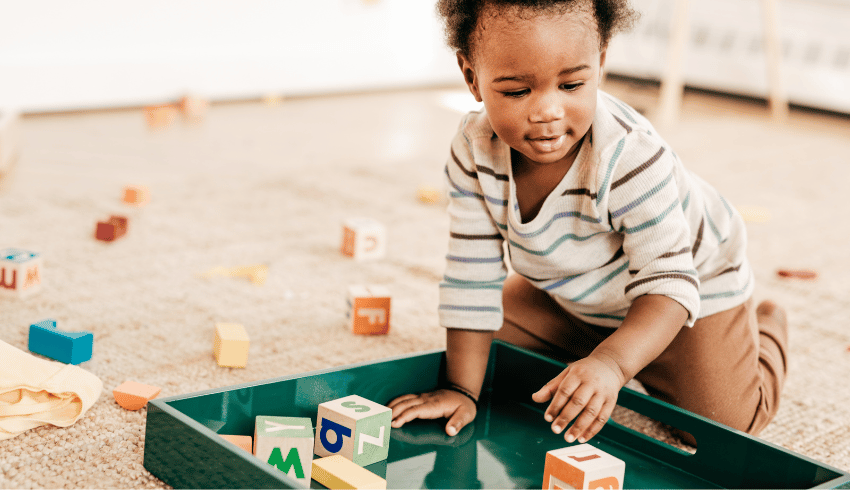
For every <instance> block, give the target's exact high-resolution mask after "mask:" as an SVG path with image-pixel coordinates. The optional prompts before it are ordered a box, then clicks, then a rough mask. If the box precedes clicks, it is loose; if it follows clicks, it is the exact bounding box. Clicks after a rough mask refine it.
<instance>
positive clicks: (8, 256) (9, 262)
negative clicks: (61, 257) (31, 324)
mask: <svg viewBox="0 0 850 490" xmlns="http://www.w3.org/2000/svg"><path fill="white" fill-rule="evenodd" d="M42 267H43V260H42V258H41V256H40V255H39V254H37V253H35V252H30V251H27V250H20V249H17V248H7V249H4V250H0V294H6V295H14V296H18V297H25V296H29V295H30V294H32V293H35V292H37V291H39V290H40V289H41V269H42Z"/></svg>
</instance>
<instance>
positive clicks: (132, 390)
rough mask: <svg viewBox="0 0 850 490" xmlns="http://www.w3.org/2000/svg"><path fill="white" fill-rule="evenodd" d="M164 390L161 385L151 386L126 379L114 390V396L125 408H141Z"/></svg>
mask: <svg viewBox="0 0 850 490" xmlns="http://www.w3.org/2000/svg"><path fill="white" fill-rule="evenodd" d="M161 390H162V388H160V387H159V386H151V385H146V384H143V383H137V382H135V381H125V382H123V383H121V384H120V385H118V386H117V387H116V388H115V389H114V390H112V396H114V397H115V401H116V402H118V404H119V405H121V406H122V407H123V408H125V409H127V410H139V409H140V408H142V407H144V406H145V405H147V404H148V401H149V400H153V399H154V398H156V397H157V396H158V395H159V392H160V391H161Z"/></svg>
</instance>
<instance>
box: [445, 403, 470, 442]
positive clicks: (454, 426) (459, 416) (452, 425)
mask: <svg viewBox="0 0 850 490" xmlns="http://www.w3.org/2000/svg"><path fill="white" fill-rule="evenodd" d="M473 419H475V411H474V410H473V411H470V410H468V409H467V408H466V407H465V406H464V405H460V406H459V407H458V408H457V410H455V413H454V414H452V417H451V418H450V419H449V421H448V423H447V424H446V434H448V435H450V436H456V435H457V433H458V432H460V430H461V429H463V428H464V427H466V424H468V423H470V422H472V421H473Z"/></svg>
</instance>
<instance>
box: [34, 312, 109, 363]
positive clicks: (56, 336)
mask: <svg viewBox="0 0 850 490" xmlns="http://www.w3.org/2000/svg"><path fill="white" fill-rule="evenodd" d="M93 344H94V335H92V333H91V332H87V331H85V330H83V331H82V332H64V331H62V330H58V329H57V328H56V320H51V319H47V320H42V321H40V322H38V323H34V324H32V325H30V335H29V345H28V348H29V350H30V351H31V352H35V353H36V354H41V355H42V356H45V357H49V358H51V359H56V360H57V361H59V362H64V363H65V364H80V363H81V362H86V361H88V360H89V359H91V354H92V345H93Z"/></svg>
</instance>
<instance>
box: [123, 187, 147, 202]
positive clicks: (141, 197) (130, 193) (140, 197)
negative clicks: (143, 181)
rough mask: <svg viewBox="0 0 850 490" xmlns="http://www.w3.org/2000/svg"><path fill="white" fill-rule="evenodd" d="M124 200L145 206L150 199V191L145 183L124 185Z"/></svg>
mask: <svg viewBox="0 0 850 490" xmlns="http://www.w3.org/2000/svg"><path fill="white" fill-rule="evenodd" d="M123 201H124V202H125V203H127V204H132V205H133V206H144V205H145V204H147V203H148V201H150V191H149V190H148V188H147V187H145V186H143V185H128V186H127V187H124V197H123Z"/></svg>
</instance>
